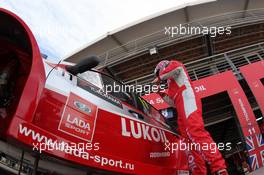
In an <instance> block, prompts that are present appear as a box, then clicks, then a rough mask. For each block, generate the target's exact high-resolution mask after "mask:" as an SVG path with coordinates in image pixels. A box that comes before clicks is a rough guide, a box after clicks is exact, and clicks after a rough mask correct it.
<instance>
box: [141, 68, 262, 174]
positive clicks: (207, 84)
mask: <svg viewBox="0 0 264 175" xmlns="http://www.w3.org/2000/svg"><path fill="white" fill-rule="evenodd" d="M253 74H254V73H253ZM193 84H194V87H195V91H196V92H197V94H198V97H199V98H205V97H208V96H211V95H214V94H218V93H221V92H227V93H228V95H229V97H230V100H231V102H232V104H233V107H234V109H235V112H236V115H237V117H238V121H239V123H240V126H241V129H242V133H243V135H244V140H245V142H246V149H247V151H248V153H249V159H248V162H249V164H250V166H251V168H252V170H256V169H258V168H260V167H262V166H263V165H264V142H263V139H262V134H261V133H260V129H259V127H258V124H257V122H256V118H255V116H254V113H253V111H252V109H251V106H250V104H249V102H248V100H247V97H246V95H245V93H244V91H243V89H242V87H241V86H240V84H239V82H238V80H237V78H236V77H235V76H234V74H233V72H232V71H227V72H224V73H221V74H217V75H213V76H210V77H206V78H203V79H199V80H197V81H194V82H193ZM259 93H260V92H259ZM263 94H264V91H263V89H262V99H263ZM151 96H152V94H151V95H148V97H145V99H146V100H148V101H149V100H150V99H152V100H153V101H152V102H154V106H155V107H156V108H158V109H163V107H164V106H165V105H164V104H162V103H155V102H156V101H157V100H156V99H155V98H152V97H151ZM260 96H261V93H260ZM154 97H156V95H155V96H154ZM158 101H159V100H158ZM160 107H161V108H160ZM262 107H263V104H262Z"/></svg>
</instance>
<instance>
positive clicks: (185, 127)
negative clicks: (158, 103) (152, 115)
mask: <svg viewBox="0 0 264 175" xmlns="http://www.w3.org/2000/svg"><path fill="white" fill-rule="evenodd" d="M154 73H155V75H156V78H155V80H153V83H158V84H159V83H160V82H161V81H167V83H168V92H167V94H165V93H161V92H160V94H161V96H162V97H163V98H164V100H165V101H166V102H168V103H169V104H170V105H173V106H175V108H176V110H177V112H178V126H179V132H180V134H181V135H182V136H183V137H184V138H186V139H188V140H190V142H191V143H195V144H199V145H200V146H201V147H202V146H203V145H204V144H207V146H208V148H211V147H210V145H212V144H214V145H216V144H215V142H214V141H213V139H212V138H211V136H210V134H209V133H208V132H207V131H206V130H205V128H204V123H203V119H202V104H201V100H200V99H199V98H197V97H196V95H195V92H194V90H193V87H192V82H191V80H190V78H189V76H188V73H187V71H186V68H185V67H184V65H183V64H182V63H180V62H178V61H167V60H163V61H161V62H160V63H159V64H158V65H157V66H156V68H155V71H154ZM190 152H191V155H192V156H193V158H194V160H193V161H194V164H195V166H194V167H192V168H191V171H192V174H195V175H204V174H207V169H206V164H205V162H206V163H207V164H208V165H209V167H210V171H211V173H212V174H214V175H227V174H228V173H227V171H226V165H225V160H224V159H223V157H222V155H221V153H220V152H219V150H218V149H217V148H216V147H214V150H210V149H208V150H206V149H198V150H193V149H191V150H190Z"/></svg>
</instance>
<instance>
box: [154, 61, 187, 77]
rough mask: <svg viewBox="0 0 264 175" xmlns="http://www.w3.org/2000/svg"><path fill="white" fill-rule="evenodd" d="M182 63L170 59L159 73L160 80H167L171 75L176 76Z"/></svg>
mask: <svg viewBox="0 0 264 175" xmlns="http://www.w3.org/2000/svg"><path fill="white" fill-rule="evenodd" d="M181 66H183V64H182V63H180V62H178V61H170V63H169V65H168V66H167V67H166V68H165V69H164V70H162V71H161V72H160V73H159V79H160V80H167V79H169V78H171V77H175V76H178V75H179V74H180V71H181V69H178V68H180V67H181Z"/></svg>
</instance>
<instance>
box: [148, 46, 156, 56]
mask: <svg viewBox="0 0 264 175" xmlns="http://www.w3.org/2000/svg"><path fill="white" fill-rule="evenodd" d="M157 53H158V49H157V47H152V48H150V49H149V54H150V55H154V54H157Z"/></svg>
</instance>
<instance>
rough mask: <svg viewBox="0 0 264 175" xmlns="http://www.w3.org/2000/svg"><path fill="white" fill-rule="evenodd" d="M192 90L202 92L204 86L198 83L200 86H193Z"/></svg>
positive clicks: (204, 89)
mask: <svg viewBox="0 0 264 175" xmlns="http://www.w3.org/2000/svg"><path fill="white" fill-rule="evenodd" d="M194 90H195V92H202V91H206V88H205V87H204V85H200V86H195V87H194Z"/></svg>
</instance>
